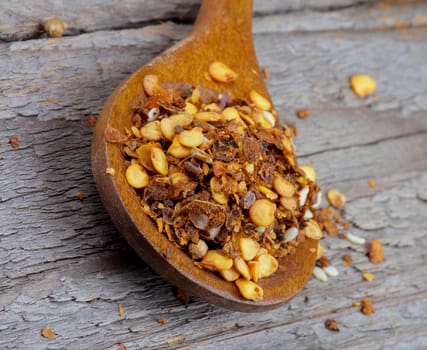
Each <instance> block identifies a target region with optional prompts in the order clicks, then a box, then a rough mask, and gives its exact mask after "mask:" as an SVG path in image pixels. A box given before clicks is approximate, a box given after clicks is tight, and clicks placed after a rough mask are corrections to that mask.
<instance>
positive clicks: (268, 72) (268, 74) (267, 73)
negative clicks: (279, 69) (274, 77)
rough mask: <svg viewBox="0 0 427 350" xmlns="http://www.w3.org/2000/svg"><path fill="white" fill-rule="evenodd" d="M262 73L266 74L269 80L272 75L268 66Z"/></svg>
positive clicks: (266, 78)
mask: <svg viewBox="0 0 427 350" xmlns="http://www.w3.org/2000/svg"><path fill="white" fill-rule="evenodd" d="M262 75H263V76H264V78H265V80H268V79H270V77H271V74H270V71H269V70H268V69H267V68H263V69H262Z"/></svg>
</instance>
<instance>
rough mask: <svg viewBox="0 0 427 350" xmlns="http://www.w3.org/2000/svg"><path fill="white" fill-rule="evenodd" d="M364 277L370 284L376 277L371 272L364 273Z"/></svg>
mask: <svg viewBox="0 0 427 350" xmlns="http://www.w3.org/2000/svg"><path fill="white" fill-rule="evenodd" d="M362 277H363V279H365V280H366V281H368V282H372V281H373V280H374V275H373V274H372V273H370V272H363V273H362Z"/></svg>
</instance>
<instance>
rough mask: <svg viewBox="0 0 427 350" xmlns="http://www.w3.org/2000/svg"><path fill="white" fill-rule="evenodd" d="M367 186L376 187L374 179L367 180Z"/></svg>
mask: <svg viewBox="0 0 427 350" xmlns="http://www.w3.org/2000/svg"><path fill="white" fill-rule="evenodd" d="M368 186H369V187H370V188H375V187H377V183H376V182H375V180H368Z"/></svg>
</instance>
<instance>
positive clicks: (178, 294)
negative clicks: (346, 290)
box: [176, 288, 190, 306]
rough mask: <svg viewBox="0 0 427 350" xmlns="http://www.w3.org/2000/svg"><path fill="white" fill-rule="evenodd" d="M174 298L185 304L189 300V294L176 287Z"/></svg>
mask: <svg viewBox="0 0 427 350" xmlns="http://www.w3.org/2000/svg"><path fill="white" fill-rule="evenodd" d="M176 300H178V301H180V302H181V303H182V304H184V305H185V306H187V305H188V303H189V302H190V296H189V295H188V294H187V293H186V292H184V291H183V290H182V289H181V288H177V289H176Z"/></svg>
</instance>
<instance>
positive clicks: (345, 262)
mask: <svg viewBox="0 0 427 350" xmlns="http://www.w3.org/2000/svg"><path fill="white" fill-rule="evenodd" d="M342 260H343V263H342V264H343V265H344V266H350V265H351V264H352V263H353V257H352V256H351V255H350V254H346V255H344V256H343V257H342Z"/></svg>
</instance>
